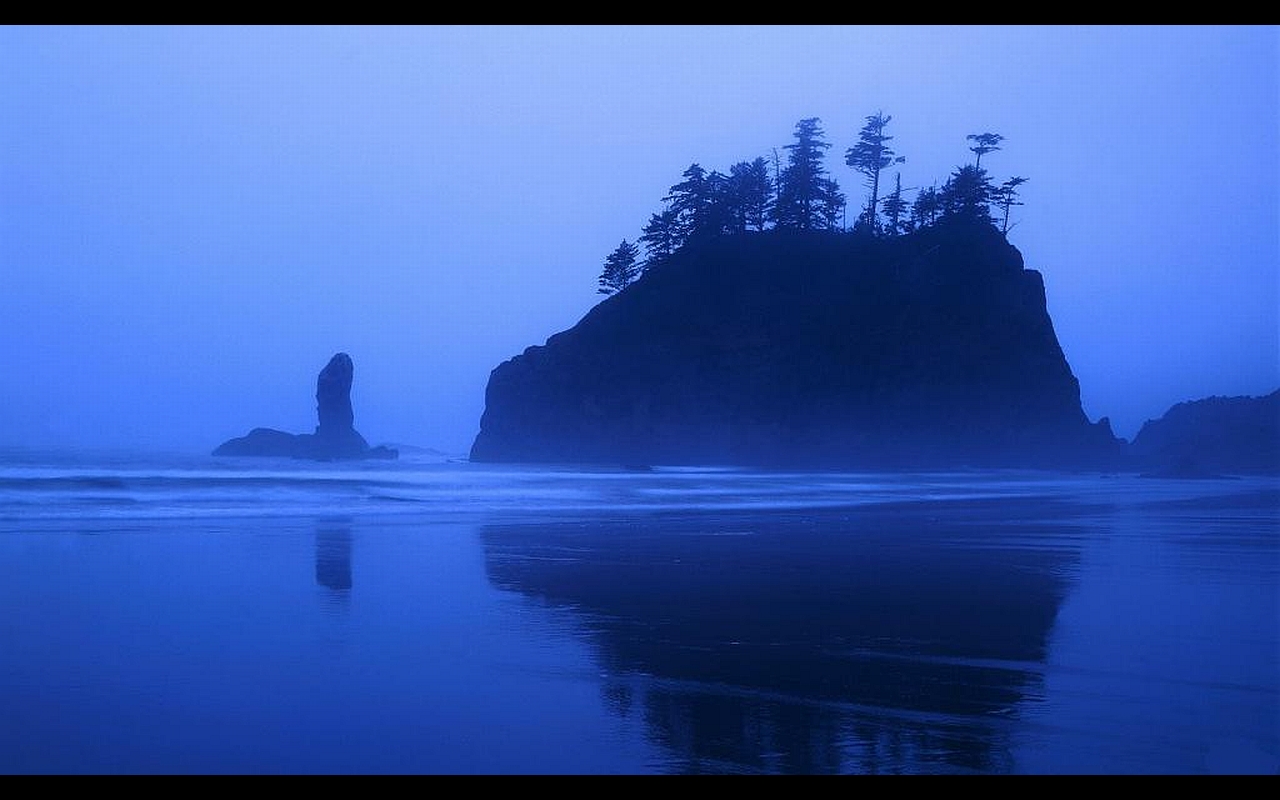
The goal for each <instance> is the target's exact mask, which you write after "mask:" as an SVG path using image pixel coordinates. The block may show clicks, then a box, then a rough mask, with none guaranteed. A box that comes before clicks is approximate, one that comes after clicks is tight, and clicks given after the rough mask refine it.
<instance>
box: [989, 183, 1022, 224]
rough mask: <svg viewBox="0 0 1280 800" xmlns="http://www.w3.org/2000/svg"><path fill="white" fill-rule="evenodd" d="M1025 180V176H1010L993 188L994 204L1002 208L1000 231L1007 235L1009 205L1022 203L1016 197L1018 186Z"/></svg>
mask: <svg viewBox="0 0 1280 800" xmlns="http://www.w3.org/2000/svg"><path fill="white" fill-rule="evenodd" d="M1026 182H1027V179H1026V178H1010V179H1009V180H1007V181H1005V182H1004V183H1002V184H1000V186H999V188H997V189H996V190H995V193H994V194H995V202H996V205H998V206H1000V207H1001V208H1003V209H1004V225H1002V226H1001V228H1000V232H1001V233H1003V234H1006V235H1007V234H1008V233H1009V207H1010V206H1020V205H1022V203H1021V202H1019V201H1018V199H1017V198H1018V187H1019V186H1021V185H1022V184H1024V183H1026Z"/></svg>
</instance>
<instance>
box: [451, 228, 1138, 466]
mask: <svg viewBox="0 0 1280 800" xmlns="http://www.w3.org/2000/svg"><path fill="white" fill-rule="evenodd" d="M1122 451H1123V443H1122V442H1121V441H1119V440H1117V439H1116V438H1115V437H1114V436H1113V434H1112V432H1111V428H1110V425H1109V423H1108V421H1107V420H1106V418H1103V419H1102V420H1100V421H1098V422H1097V423H1091V422H1090V421H1089V419H1088V418H1087V417H1086V415H1085V413H1084V411H1083V409H1082V408H1081V405H1080V387H1079V383H1078V382H1077V380H1076V378H1075V376H1074V375H1073V374H1072V372H1071V368H1070V366H1069V365H1068V364H1067V361H1066V358H1065V357H1064V355H1063V352H1062V349H1061V347H1060V346H1059V344H1058V339H1057V336H1056V334H1055V333H1054V329H1053V323H1052V321H1051V320H1050V318H1049V314H1048V311H1047V309H1046V305H1045V293H1044V284H1043V282H1042V280H1041V277H1040V274H1039V273H1038V272H1035V271H1034V270H1028V269H1025V268H1024V266H1023V260H1022V255H1021V254H1020V253H1019V252H1018V250H1017V249H1016V248H1014V247H1013V246H1012V245H1010V244H1009V243H1008V241H1007V240H1006V238H1005V236H1004V235H1003V234H1002V233H1000V231H998V230H997V229H995V228H994V227H993V226H992V225H990V224H987V223H984V222H971V221H964V220H956V221H952V222H948V223H945V224H938V225H934V226H930V227H928V228H925V229H922V230H919V231H917V232H915V233H912V234H909V235H904V236H897V237H873V236H859V235H852V234H841V233H833V232H821V231H797V230H771V231H764V232H752V233H741V234H737V235H733V236H723V237H719V238H713V239H709V240H706V241H702V242H698V243H692V242H691V243H689V244H687V245H686V246H684V247H683V248H681V249H680V250H678V251H677V252H675V253H674V254H673V255H672V256H670V257H669V258H667V259H666V260H664V261H663V262H661V263H659V264H656V265H654V266H653V267H652V268H650V269H649V270H648V271H647V272H645V274H644V275H643V276H642V277H641V278H640V279H639V280H638V281H636V282H635V283H633V284H631V285H630V286H627V287H626V288H625V289H624V290H623V291H621V292H619V293H618V294H616V295H613V296H611V297H608V298H607V299H605V300H604V301H603V302H601V303H600V304H599V305H597V306H596V307H595V308H593V309H592V310H591V311H590V312H589V313H588V314H587V315H586V316H585V317H584V318H583V319H582V320H581V321H580V322H579V323H578V324H577V325H575V326H574V327H573V328H571V329H570V330H567V331H564V332H562V333H558V334H556V335H554V336H552V337H551V338H550V339H548V340H547V342H546V344H545V345H543V346H534V347H530V348H528V349H527V350H525V351H524V353H523V354H522V355H518V356H516V357H515V358H512V359H511V360H509V361H506V362H504V363H503V364H501V365H499V366H498V367H497V368H496V369H494V370H493V372H492V374H491V376H490V379H489V384H488V388H487V390H486V394H485V411H484V415H483V418H482V419H481V423H480V432H479V434H478V435H477V436H476V439H475V442H474V444H473V445H472V449H471V459H472V460H473V461H498V462H567V463H600V464H620V465H633V464H634V465H648V464H708V465H710V464H725V465H746V466H775V467H850V468H869V469H880V468H886V469H896V468H913V467H940V466H1029V467H1074V466H1102V465H1108V464H1110V463H1112V462H1113V461H1114V460H1115V459H1117V458H1119V457H1120V456H1121V454H1122Z"/></svg>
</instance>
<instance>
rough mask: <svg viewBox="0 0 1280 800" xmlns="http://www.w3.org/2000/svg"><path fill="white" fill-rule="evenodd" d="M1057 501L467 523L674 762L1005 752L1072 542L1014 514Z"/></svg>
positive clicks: (858, 766) (771, 765) (492, 564)
mask: <svg viewBox="0 0 1280 800" xmlns="http://www.w3.org/2000/svg"><path fill="white" fill-rule="evenodd" d="M986 502H988V503H989V502H990V501H986ZM1021 503H1026V505H1022V504H1021ZM1066 513H1069V512H1068V511H1067V510H1066V509H1065V508H1064V509H1057V508H1049V509H1047V510H1046V505H1045V502H1044V501H1039V500H1028V501H997V504H985V503H984V502H972V503H949V504H941V503H933V504H922V505H914V506H905V505H904V506H901V507H894V508H889V507H883V508H881V509H880V510H841V511H838V512H835V511H833V512H817V513H812V512H810V513H807V514H805V515H795V514H793V513H788V512H771V513H768V514H760V513H754V514H751V515H746V514H743V515H741V516H739V517H737V518H734V517H733V516H726V515H724V514H723V513H718V514H716V515H715V516H711V515H708V516H706V517H699V516H696V515H695V516H681V517H678V518H671V517H665V516H654V517H651V518H642V519H640V520H636V519H630V520H627V521H624V522H617V523H610V522H607V521H600V520H591V521H578V520H575V521H569V522H564V523H552V524H513V525H498V526H489V527H486V528H485V529H484V531H483V534H482V536H483V542H484V546H485V554H486V564H487V570H488V575H489V578H490V580H491V581H492V582H493V583H494V584H495V585H497V586H499V587H501V588H503V589H509V590H513V591H518V592H521V593H523V594H526V595H529V596H532V597H537V598H540V599H542V600H544V601H546V602H548V603H550V604H551V605H553V606H558V607H561V608H564V609H571V610H572V611H573V613H575V614H577V615H580V616H581V617H582V623H583V626H584V627H585V628H586V629H588V630H589V631H591V639H592V641H593V642H594V643H595V644H596V646H597V648H598V654H599V658H600V660H601V662H602V663H601V668H602V669H603V670H606V671H607V673H608V675H609V677H608V678H606V679H605V685H604V686H603V687H602V688H603V691H604V693H605V697H606V699H607V701H608V702H609V704H610V706H611V707H613V708H614V709H615V710H617V711H618V712H619V713H623V714H630V713H632V709H635V710H636V711H638V713H641V714H642V715H643V719H644V720H645V723H646V725H647V727H648V730H649V732H650V735H651V736H652V737H653V738H654V739H655V740H656V741H658V742H659V743H660V744H662V745H663V746H664V747H665V748H667V749H668V750H669V751H671V753H672V756H673V759H674V760H675V762H676V763H675V765H674V767H673V768H674V769H677V770H680V771H715V772H722V771H734V770H747V771H778V772H799V773H806V772H841V771H843V772H863V771H913V772H921V771H923V772H928V771H944V772H955V771H966V770H970V769H972V770H981V771H1002V770H1005V769H1008V764H1007V763H1006V760H1007V743H1006V742H1003V740H1002V736H1003V735H1004V731H1006V730H1007V718H1008V715H1009V714H1010V713H1011V712H1012V711H1013V710H1014V709H1015V707H1016V706H1017V705H1018V703H1019V702H1020V701H1021V700H1023V699H1024V698H1025V697H1026V696H1027V695H1028V694H1034V693H1035V692H1036V691H1038V687H1039V683H1040V680H1041V663H1042V662H1043V659H1044V657H1045V650H1046V642H1047V638H1048V635H1049V631H1050V628H1051V626H1052V625H1053V622H1054V618H1055V616H1056V614H1057V610H1058V606H1059V604H1060V602H1061V600H1062V597H1063V593H1064V590H1065V586H1064V578H1063V577H1062V576H1063V574H1064V572H1065V569H1064V568H1066V567H1069V566H1070V565H1071V564H1072V563H1073V562H1074V561H1075V559H1076V557H1077V556H1076V554H1075V553H1074V551H1064V550H1062V549H1060V548H1053V547H1046V546H1045V545H1044V543H1045V542H1046V541H1061V539H1060V538H1058V537H1053V536H1048V537H1046V536H1044V535H1043V534H1044V533H1046V532H1047V531H1046V526H1047V525H1049V524H1050V523H1040V522H1035V523H1031V522H1023V523H1021V524H1011V523H1018V521H1019V520H1043V519H1046V518H1050V519H1052V518H1059V519H1060V518H1061V515H1062V514H1066ZM1052 524H1057V525H1062V524H1064V523H1052ZM1028 534H1031V535H1028Z"/></svg>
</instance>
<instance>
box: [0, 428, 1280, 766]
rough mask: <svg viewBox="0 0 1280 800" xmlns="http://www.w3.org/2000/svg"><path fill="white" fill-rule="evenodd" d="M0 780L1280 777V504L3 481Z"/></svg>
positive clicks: (916, 489)
mask: <svg viewBox="0 0 1280 800" xmlns="http://www.w3.org/2000/svg"><path fill="white" fill-rule="evenodd" d="M0 772H3V773H5V774H52V773H95V774H107V773H131V774H137V773H145V774H153V773H186V774H191V773H272V774H278V773H288V774H293V773H308V774H311V773H357V774H368V773H414V774H420V773H432V774H438V773H463V774H474V773H521V774H524V773H573V774H578V773H740V772H741V773H1033V774H1045V773H1052V774H1058V773H1103V774H1125V773H1141V774H1154V773H1176V774H1198V773H1211V774H1216V773H1254V774H1258V773H1260V774H1276V773H1278V772H1280V481H1278V480H1277V479H1275V478H1260V477H1244V478H1233V479H1227V478H1224V479H1212V480H1185V481H1181V480H1156V479H1147V478H1141V477H1138V476H1135V475H1126V474H1121V475H1103V474H1097V473H1081V474H1057V473H1045V472H953V473H937V474H924V473H918V474H905V475H891V474H836V473H812V474H799V473H767V472H759V471H749V470H729V469H663V468H656V469H654V470H653V471H624V470H607V469H600V470H582V469H566V468H555V467H538V468H533V467H529V468H519V467H495V466H486V465H474V464H468V463H465V462H462V461H449V460H442V459H437V460H413V459H405V460H402V461H398V462H377V463H373V464H368V465H352V464H345V465H337V464H334V465H330V464H308V463H303V462H294V461H274V460H235V459H213V458H211V457H203V456H164V457H161V456H146V457H136V456H113V455H101V454H99V455H92V456H90V455H83V454H82V455H75V456H71V455H68V456H63V457H50V456H47V455H42V456H36V455H33V454H30V453H15V452H6V453H0Z"/></svg>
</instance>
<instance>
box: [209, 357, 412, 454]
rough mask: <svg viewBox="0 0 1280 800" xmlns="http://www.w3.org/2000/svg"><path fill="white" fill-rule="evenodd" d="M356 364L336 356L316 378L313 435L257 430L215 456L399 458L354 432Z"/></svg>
mask: <svg viewBox="0 0 1280 800" xmlns="http://www.w3.org/2000/svg"><path fill="white" fill-rule="evenodd" d="M354 375H355V365H354V363H353V362H352V360H351V356H349V355H347V354H346V353H336V354H335V355H334V356H333V358H331V359H329V363H328V364H326V365H325V368H324V369H322V370H320V375H319V377H318V378H316V416H317V417H318V424H317V425H316V430H315V433H313V434H307V433H303V434H291V433H286V432H284V431H278V430H274V429H272V428H254V429H253V430H251V431H249V433H248V435H246V436H242V437H240V438H238V439H230V440H228V441H226V442H223V443H222V444H221V445H219V446H218V448H217V449H216V450H214V451H213V454H214V455H215V456H274V457H288V458H309V459H313V460H317V461H331V460H335V459H355V458H396V457H398V456H399V453H398V452H397V451H395V450H392V449H390V448H387V447H369V443H368V442H367V441H365V438H364V437H363V436H361V435H360V433H359V432H358V431H356V429H355V425H354V423H355V413H354V412H353V411H352V408H351V382H352V379H353V378H354Z"/></svg>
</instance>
